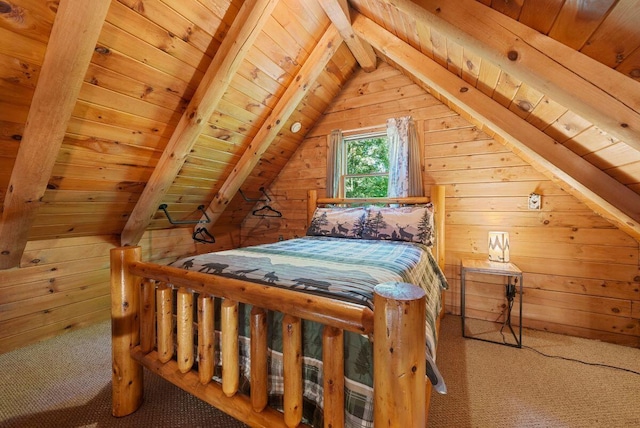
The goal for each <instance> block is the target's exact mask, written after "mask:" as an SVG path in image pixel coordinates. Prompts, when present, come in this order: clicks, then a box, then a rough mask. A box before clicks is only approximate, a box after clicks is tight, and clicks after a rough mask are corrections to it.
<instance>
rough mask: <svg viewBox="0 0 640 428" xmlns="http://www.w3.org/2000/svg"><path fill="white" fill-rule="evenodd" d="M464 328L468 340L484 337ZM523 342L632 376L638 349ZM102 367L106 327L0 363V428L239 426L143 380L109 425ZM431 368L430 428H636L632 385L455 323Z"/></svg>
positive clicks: (638, 397) (531, 337)
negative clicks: (134, 406) (443, 385)
mask: <svg viewBox="0 0 640 428" xmlns="http://www.w3.org/2000/svg"><path fill="white" fill-rule="evenodd" d="M470 327H471V330H470V331H471V332H473V334H485V333H486V332H487V331H490V330H494V328H493V326H492V325H491V326H487V325H485V324H482V323H477V324H476V323H471V324H470ZM486 334H494V333H486ZM493 337H494V338H497V339H498V340H500V336H499V335H495V336H493ZM523 342H524V345H525V346H531V347H534V348H536V349H538V350H540V351H542V352H544V353H548V354H556V355H563V356H565V357H571V358H577V359H581V360H586V361H592V362H597V363H604V364H609V365H614V366H621V367H626V368H628V369H631V370H635V371H636V372H640V350H639V349H632V348H625V347H621V346H616V345H610V344H606V343H600V342H595V341H589V340H584V339H576V338H571V337H567V336H560V335H554V334H550V333H544V332H536V331H530V330H525V331H524V334H523ZM110 360H111V350H110V324H109V323H101V324H98V325H95V326H92V327H89V328H86V329H82V330H79V331H75V332H70V333H68V334H66V335H64V336H61V337H58V338H55V339H52V340H49V341H46V342H42V343H39V344H36V345H33V346H29V347H27V348H24V349H20V350H17V351H14V352H11V353H8V354H4V355H0V427H3V428H4V427H7V428H8V427H21V428H22V427H25V428H30V427H47V428H48V427H61V428H66V427H70V428H71V427H73V428H75V427H223V428H224V427H243V426H244V425H242V424H240V423H239V422H237V421H235V420H233V419H231V418H230V417H228V416H226V415H224V414H223V413H221V412H218V411H216V410H215V409H213V408H211V407H210V406H209V405H207V404H205V403H203V402H201V401H200V400H198V399H195V398H193V397H191V396H189V395H188V394H185V393H184V392H182V391H180V390H179V389H177V388H175V387H173V386H172V385H170V384H168V383H166V382H165V381H163V380H161V379H159V378H158V377H156V376H154V375H153V374H150V373H149V372H146V373H145V386H146V388H148V389H147V391H148V392H147V393H146V396H145V404H144V405H143V406H142V408H141V409H140V410H138V411H137V412H135V413H134V414H132V415H130V416H128V417H125V418H114V417H112V416H111V397H110V393H111V388H110V381H111V368H110ZM438 365H439V367H440V369H441V371H442V373H443V375H444V377H445V379H446V381H447V386H448V388H449V393H448V394H447V395H435V394H434V396H433V399H432V406H431V412H430V416H429V418H430V419H429V427H430V428H436V427H456V428H457V427H497V428H500V427H580V428H582V427H636V426H640V376H639V375H637V374H633V373H629V372H623V371H620V370H614V369H611V368H604V367H594V366H586V365H583V364H579V363H576V362H571V361H565V360H559V359H552V358H547V357H543V356H541V355H539V354H537V353H535V352H534V351H532V350H529V349H516V348H510V347H506V346H502V345H499V344H493V343H485V342H480V341H476V340H470V339H463V338H462V337H461V329H460V318H459V317H456V316H447V317H446V318H445V321H444V323H443V326H442V340H441V342H440V348H439V354H438ZM87 373H88V374H89V375H88V376H87ZM167 403H171V406H169V405H168V404H167Z"/></svg>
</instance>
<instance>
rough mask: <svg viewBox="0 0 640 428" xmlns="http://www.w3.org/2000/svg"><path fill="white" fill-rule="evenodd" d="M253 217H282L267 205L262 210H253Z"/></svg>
mask: <svg viewBox="0 0 640 428" xmlns="http://www.w3.org/2000/svg"><path fill="white" fill-rule="evenodd" d="M253 215H255V216H258V217H282V213H281V212H280V211H278V210H276V209H274V208H271V207H270V206H269V205H265V206H263V207H262V208H259V209H257V210H253Z"/></svg>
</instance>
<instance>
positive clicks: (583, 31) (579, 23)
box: [549, 0, 616, 49]
mask: <svg viewBox="0 0 640 428" xmlns="http://www.w3.org/2000/svg"><path fill="white" fill-rule="evenodd" d="M614 3H616V0H601V1H592V2H585V1H584V0H566V1H565V2H564V4H563V5H562V8H561V9H560V13H559V14H558V16H557V17H556V20H555V22H554V24H553V26H552V27H551V30H550V31H549V37H553V38H554V39H555V40H557V41H559V42H560V43H564V44H565V45H567V46H570V47H572V48H574V49H580V48H582V46H584V44H585V42H586V41H587V40H588V39H589V37H590V36H591V34H593V32H594V31H595V29H596V28H598V26H599V25H600V23H601V22H602V20H603V19H604V17H605V16H606V13H607V11H608V10H609V9H610V8H611V6H612V5H613V4H614Z"/></svg>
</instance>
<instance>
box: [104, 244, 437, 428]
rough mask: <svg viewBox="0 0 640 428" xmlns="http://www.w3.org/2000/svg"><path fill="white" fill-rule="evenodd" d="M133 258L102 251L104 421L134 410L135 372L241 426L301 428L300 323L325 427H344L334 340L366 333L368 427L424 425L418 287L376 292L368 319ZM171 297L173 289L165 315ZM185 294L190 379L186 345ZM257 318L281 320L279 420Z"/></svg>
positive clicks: (339, 358)
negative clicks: (246, 388) (217, 365)
mask: <svg viewBox="0 0 640 428" xmlns="http://www.w3.org/2000/svg"><path fill="white" fill-rule="evenodd" d="M140 255H141V251H140V248H139V247H121V248H114V249H112V250H111V295H112V303H111V312H112V334H113V339H112V341H113V343H112V345H113V354H112V358H113V376H112V383H113V409H112V410H113V415H114V416H125V415H128V414H130V413H132V412H134V411H135V410H136V409H137V408H138V407H139V406H140V405H141V403H142V395H143V391H142V384H143V382H142V378H143V370H142V367H143V366H144V367H146V368H147V369H149V370H151V371H153V372H155V373H157V374H159V375H161V376H162V377H164V378H165V379H167V380H169V381H170V382H172V383H174V384H176V385H177V386H179V387H180V388H182V389H185V390H187V391H189V392H190V393H191V394H193V395H196V396H197V397H199V398H201V399H202V400H204V401H206V402H208V403H210V404H212V405H213V406H215V407H217V408H219V409H221V410H223V411H224V412H226V413H228V414H229V415H231V416H233V417H235V418H237V419H239V420H242V421H244V422H245V423H247V424H249V425H251V426H269V427H273V426H287V427H295V426H304V425H301V418H302V349H301V348H302V345H301V320H302V319H307V320H311V321H317V322H320V323H322V324H323V325H325V328H324V332H323V352H324V354H323V361H324V364H323V366H324V367H323V370H324V372H323V373H324V405H325V408H324V419H325V426H343V425H344V397H343V394H344V385H343V381H344V380H343V379H344V367H343V361H344V360H343V354H344V349H343V340H342V335H343V331H344V330H349V331H355V332H358V333H363V334H371V333H373V337H374V344H373V346H374V349H373V355H374V361H373V364H374V370H375V375H374V423H375V424H376V425H377V426H424V425H425V411H424V406H425V401H426V388H425V375H426V373H425V372H426V367H425V363H424V362H425V360H426V358H425V349H426V346H425V339H424V338H425V331H424V329H425V322H424V320H425V293H424V291H423V290H422V289H420V288H419V287H416V286H414V285H411V284H405V283H387V284H381V285H378V286H377V287H376V288H375V292H374V305H375V307H376V311H375V315H374V313H373V312H372V311H371V310H370V309H369V308H367V307H363V306H359V305H356V304H352V303H347V302H339V301H335V300H332V299H328V298H324V297H320V296H314V295H308V294H304V293H300V292H297V291H292V290H286V289H278V288H274V287H268V286H264V285H260V284H254V283H250V282H245V281H241V280H236V279H230V278H223V277H219V276H215V275H209V274H203V273H199V272H189V271H183V270H181V269H177V268H173V267H169V266H160V265H155V264H152V263H143V262H141V261H140V257H141V256H140ZM173 288H177V297H176V302H175V305H174V302H173V298H174V297H173V296H174V293H173V290H172V289H173ZM195 294H198V297H197V298H196V299H195V301H196V302H195V304H196V305H197V335H198V345H197V348H198V349H197V354H198V370H197V371H196V370H195V369H194V361H195V359H196V356H195V355H194V346H195V345H194V340H193V337H194V330H193V328H194V323H195V321H196V320H194V319H193V305H194V295H195ZM214 296H215V297H218V298H222V299H223V300H222V306H221V314H220V319H221V336H222V341H221V352H222V382H221V384H218V383H217V382H215V381H213V380H212V374H213V367H214V354H213V351H214V349H213V348H214V345H213V336H214V332H213V319H214V313H213V311H214V309H213V308H214V305H213V297H214ZM239 302H243V303H248V304H251V305H253V311H252V313H251V326H250V330H251V349H250V353H251V394H250V396H249V397H247V396H245V395H243V394H240V393H239V392H238V380H239V373H238V367H239V364H238V303H239ZM174 306H175V307H176V308H177V309H176V313H173V307H174ZM267 310H274V311H279V312H282V313H283V314H285V316H284V319H283V322H282V329H283V341H284V349H283V354H284V357H283V358H284V383H285V388H284V412H283V413H280V412H278V411H276V410H274V409H270V408H269V407H267V375H268V373H267V371H268V369H267V365H266V361H267V342H266V311H267ZM174 319H175V323H176V325H175V328H174V325H173V322H174ZM154 321H155V323H154ZM174 338H175V340H176V342H177V343H176V346H174V343H173V340H174ZM174 348H175V349H176V355H174Z"/></svg>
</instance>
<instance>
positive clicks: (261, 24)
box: [0, 0, 640, 268]
mask: <svg viewBox="0 0 640 428" xmlns="http://www.w3.org/2000/svg"><path fill="white" fill-rule="evenodd" d="M0 40H2V42H0V130H1V132H0V202H2V205H3V212H2V225H1V226H0V254H2V256H0V267H1V268H8V267H13V266H16V265H17V263H18V262H19V259H20V255H21V253H22V250H23V249H24V245H26V242H27V241H28V240H36V239H47V238H58V237H69V236H84V235H110V234H116V235H121V240H122V242H123V244H134V243H136V242H137V241H138V240H139V239H140V236H141V235H142V233H143V232H144V231H145V230H146V229H149V228H151V229H153V228H166V227H169V226H170V224H169V223H168V221H167V219H166V217H165V215H164V213H163V212H162V211H159V210H158V206H159V205H160V204H167V206H168V209H169V211H170V212H171V213H172V216H173V217H174V218H179V219H198V218H199V217H200V216H201V212H200V211H199V210H198V209H197V207H198V206H199V205H204V206H205V207H207V212H208V215H210V216H211V217H212V218H213V219H214V220H215V221H216V225H217V226H225V225H237V224H239V223H240V222H241V221H242V219H243V218H244V217H245V215H246V213H247V212H249V211H250V210H251V209H252V205H253V204H252V203H250V202H246V201H245V200H244V199H243V198H242V197H240V196H239V195H238V189H242V190H243V191H245V192H246V193H247V194H248V195H250V196H252V197H255V196H257V195H258V193H257V192H258V189H259V188H260V187H263V186H265V187H266V186H268V185H269V183H271V181H273V179H274V178H275V177H276V176H277V174H278V172H279V171H280V169H281V168H282V167H283V166H284V165H285V164H286V162H287V161H288V160H289V159H290V157H291V156H292V155H293V153H294V152H295V150H296V148H297V147H298V145H299V144H300V142H301V141H302V139H303V138H304V135H305V133H306V132H307V131H308V130H309V129H311V128H312V127H313V126H314V123H315V121H316V120H317V119H318V118H319V117H320V116H321V115H322V113H323V112H324V110H325V109H326V108H327V107H328V106H329V105H330V103H331V101H332V99H333V98H334V97H335V96H336V94H338V93H339V91H340V89H341V88H342V86H343V85H344V84H345V82H347V81H348V80H349V78H350V77H351V75H352V74H353V73H354V71H356V70H357V69H358V68H359V67H362V68H364V69H365V70H373V69H375V64H376V61H387V62H388V63H390V64H392V65H394V66H396V67H398V68H399V69H401V70H403V72H405V73H406V74H407V75H408V76H410V77H411V78H412V79H414V80H415V81H416V82H418V83H419V84H420V85H421V86H422V87H423V88H425V89H426V90H428V91H429V92H430V93H432V94H434V95H435V96H436V97H438V98H439V99H441V100H442V101H443V102H445V103H446V104H447V105H449V106H450V107H451V108H453V109H454V110H456V111H458V112H460V113H461V114H462V115H463V116H464V117H466V118H467V119H469V120H470V121H472V122H473V123H475V124H477V125H478V126H479V127H482V129H483V130H485V131H486V132H488V133H490V134H491V135H493V136H494V137H495V138H496V139H497V140H498V141H500V142H502V143H504V144H505V145H507V146H508V147H510V148H511V149H512V150H513V151H514V152H515V153H518V154H519V155H520V156H522V157H523V158H524V159H525V160H527V161H529V162H530V163H531V164H532V165H534V166H535V167H536V168H538V169H539V170H540V171H542V172H543V173H545V174H547V175H548V176H549V177H550V178H552V179H553V180H555V181H556V182H557V183H559V184H560V185H561V186H562V187H563V188H565V190H568V191H569V192H570V193H572V194H574V195H576V197H579V198H580V199H581V200H583V201H585V203H587V204H588V205H589V206H591V207H592V208H593V209H594V210H595V211H596V212H598V213H600V214H602V215H603V216H605V217H606V218H607V219H609V220H610V221H612V222H613V223H614V224H616V225H617V226H618V227H620V228H621V229H623V230H625V231H626V232H627V233H629V234H630V235H632V236H634V237H635V238H636V239H640V227H639V222H640V115H639V112H640V83H639V80H640V0H619V1H614V0H602V1H589V0H494V1H489V0H478V1H473V0H461V1H456V2H442V1H431V0H423V1H415V2H411V1H408V0H351V1H349V2H348V3H347V2H346V1H345V0H280V1H268V0H256V1H244V2H243V1H241V0H92V1H91V2H85V1H78V0H59V1H54V0H51V1H42V0H12V1H8V0H0ZM343 40H345V41H346V43H343ZM294 122H300V123H301V124H302V130H301V131H300V132H298V133H293V132H291V130H290V128H291V125H292V124H293V123H294Z"/></svg>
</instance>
